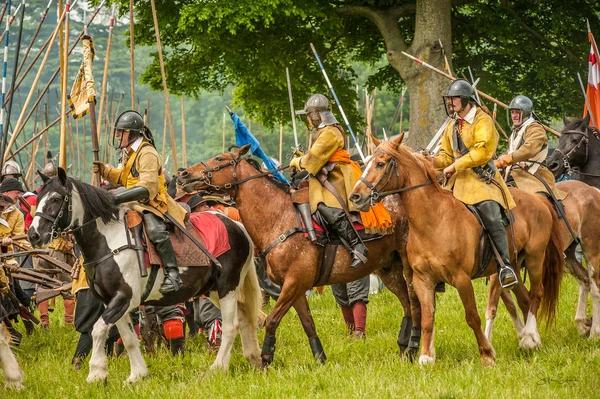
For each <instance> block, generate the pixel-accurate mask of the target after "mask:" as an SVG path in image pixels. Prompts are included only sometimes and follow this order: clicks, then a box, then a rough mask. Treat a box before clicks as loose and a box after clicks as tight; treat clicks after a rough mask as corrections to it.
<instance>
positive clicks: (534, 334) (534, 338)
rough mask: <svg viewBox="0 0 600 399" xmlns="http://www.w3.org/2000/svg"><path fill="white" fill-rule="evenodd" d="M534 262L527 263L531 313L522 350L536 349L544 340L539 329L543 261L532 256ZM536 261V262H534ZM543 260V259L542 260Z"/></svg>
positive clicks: (524, 332)
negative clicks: (538, 318)
mask: <svg viewBox="0 0 600 399" xmlns="http://www.w3.org/2000/svg"><path fill="white" fill-rule="evenodd" d="M530 259H532V261H530V262H527V265H528V268H527V270H528V271H529V278H530V281H531V286H530V288H529V311H528V313H527V319H526V322H525V328H524V329H523V334H522V335H521V341H520V342H519V346H520V347H521V349H535V348H537V347H539V346H541V345H542V339H541V337H540V333H539V331H538V327H537V314H538V309H539V307H540V302H541V299H542V291H543V287H542V268H543V261H542V262H540V259H539V257H537V258H536V257H534V256H531V257H530ZM533 259H536V260H533ZM542 259H543V258H542Z"/></svg>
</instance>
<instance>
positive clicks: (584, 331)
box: [575, 317, 592, 337]
mask: <svg viewBox="0 0 600 399" xmlns="http://www.w3.org/2000/svg"><path fill="white" fill-rule="evenodd" d="M575 324H576V325H577V331H578V332H579V335H581V336H582V337H588V336H589V335H590V330H591V328H592V319H590V318H589V317H587V318H585V319H583V320H575Z"/></svg>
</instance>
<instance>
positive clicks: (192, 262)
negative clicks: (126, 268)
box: [127, 210, 231, 267]
mask: <svg viewBox="0 0 600 399" xmlns="http://www.w3.org/2000/svg"><path fill="white" fill-rule="evenodd" d="M201 213H202V214H203V215H197V214H196V213H194V214H192V215H191V216H190V218H189V219H188V220H187V221H186V222H185V227H186V229H187V231H188V232H189V233H190V234H191V235H192V236H193V237H194V238H195V239H196V240H198V241H199V242H200V243H201V244H202V245H203V246H204V247H205V248H207V249H208V250H209V252H210V253H211V254H212V255H213V256H215V257H219V256H220V255H222V254H223V253H225V252H227V251H228V250H229V249H231V247H230V245H229V240H228V238H227V237H228V236H227V229H226V228H225V225H224V224H223V222H222V221H221V220H220V219H219V218H218V217H217V216H216V215H214V214H212V213H210V212H201ZM127 225H128V228H129V229H130V231H131V232H132V233H133V236H134V240H135V241H136V243H135V244H136V247H140V246H141V247H143V248H144V256H145V265H146V267H150V266H151V265H159V266H162V261H161V259H160V256H159V254H158V252H157V251H156V248H155V247H154V244H152V242H151V241H150V239H149V238H148V235H147V233H146V231H145V228H144V226H143V218H142V215H140V214H139V213H138V212H136V211H132V210H130V211H128V212H127ZM140 225H141V227H142V229H141V232H142V234H139V233H138V231H139V230H140V229H139V227H138V226H140ZM170 236H171V243H172V244H173V250H174V252H175V255H176V257H177V265H178V266H179V267H197V266H209V265H210V264H211V261H210V259H209V258H208V256H206V254H204V252H202V251H201V250H200V248H198V247H197V246H196V245H195V244H194V243H193V242H192V241H191V240H190V239H189V238H188V237H187V236H186V235H185V234H183V233H182V232H181V231H179V229H172V231H171V232H170ZM138 240H141V242H140V243H138V242H137V241H138Z"/></svg>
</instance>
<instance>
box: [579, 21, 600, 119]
mask: <svg viewBox="0 0 600 399" xmlns="http://www.w3.org/2000/svg"><path fill="white" fill-rule="evenodd" d="M588 37H589V39H590V57H589V62H588V66H589V71H588V84H587V89H586V91H585V95H586V97H587V98H588V101H589V103H590V109H591V111H592V116H593V118H592V120H595V121H596V123H597V121H598V118H600V56H599V55H598V47H597V46H596V41H595V40H594V35H592V31H591V30H590V25H589V23H588ZM587 113H588V107H587V104H586V105H585V106H584V108H583V116H584V117H585V116H586V115H587ZM590 124H593V123H592V122H590ZM596 127H598V126H596Z"/></svg>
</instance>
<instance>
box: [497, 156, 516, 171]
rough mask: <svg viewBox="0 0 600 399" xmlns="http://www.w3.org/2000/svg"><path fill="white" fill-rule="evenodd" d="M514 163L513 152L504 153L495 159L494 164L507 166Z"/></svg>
mask: <svg viewBox="0 0 600 399" xmlns="http://www.w3.org/2000/svg"><path fill="white" fill-rule="evenodd" d="M513 163H514V161H513V157H512V155H511V154H505V155H502V156H501V157H500V158H498V159H496V160H495V161H494V166H495V167H497V168H505V167H507V166H510V165H512V164H513Z"/></svg>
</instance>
